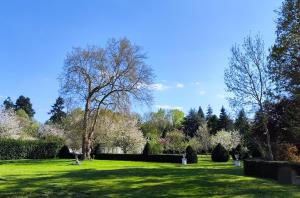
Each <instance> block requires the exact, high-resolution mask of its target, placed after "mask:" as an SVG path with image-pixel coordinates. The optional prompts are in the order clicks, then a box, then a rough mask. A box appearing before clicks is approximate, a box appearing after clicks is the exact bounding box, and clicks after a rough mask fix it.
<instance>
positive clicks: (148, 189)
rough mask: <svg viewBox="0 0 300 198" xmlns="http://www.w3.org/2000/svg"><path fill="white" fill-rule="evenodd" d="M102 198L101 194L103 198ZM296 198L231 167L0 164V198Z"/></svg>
mask: <svg viewBox="0 0 300 198" xmlns="http://www.w3.org/2000/svg"><path fill="white" fill-rule="evenodd" d="M103 195H105V196H103ZM188 196H189V197H300V187H299V186H292V185H279V184H278V183H276V182H273V181H271V180H264V179H256V178H251V177H244V176H243V171H242V168H237V167H233V166H232V163H231V162H229V163H213V162H211V161H210V159H209V158H208V157H203V156H201V157H200V158H199V163H198V164H196V165H187V166H182V165H179V164H167V163H148V162H125V161H106V160H103V161H101V160H94V161H84V162H83V163H82V164H81V165H80V166H76V165H71V160H15V161H0V197H139V198H140V197H141V198H144V197H188Z"/></svg>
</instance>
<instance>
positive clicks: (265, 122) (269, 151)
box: [261, 105, 274, 160]
mask: <svg viewBox="0 0 300 198" xmlns="http://www.w3.org/2000/svg"><path fill="white" fill-rule="evenodd" d="M261 112H262V121H263V127H264V131H265V133H266V136H267V138H266V139H267V156H266V157H267V159H268V160H273V159H274V157H273V152H272V147H271V137H270V132H269V129H268V117H267V116H266V114H265V112H264V110H263V107H262V105H261Z"/></svg>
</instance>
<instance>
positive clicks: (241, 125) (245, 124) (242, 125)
mask: <svg viewBox="0 0 300 198" xmlns="http://www.w3.org/2000/svg"><path fill="white" fill-rule="evenodd" d="M234 128H235V129H236V130H238V131H239V132H240V133H241V134H242V135H247V134H249V132H250V123H249V121H248V118H247V116H246V113H245V111H244V109H242V110H240V112H239V114H238V116H237V119H236V120H235V123H234Z"/></svg>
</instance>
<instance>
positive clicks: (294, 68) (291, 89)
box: [269, 0, 300, 96]
mask: <svg viewBox="0 0 300 198" xmlns="http://www.w3.org/2000/svg"><path fill="white" fill-rule="evenodd" d="M278 14H279V17H278V19H277V30H276V41H275V44H274V45H273V47H272V49H271V55H270V56H269V60H270V64H269V69H270V74H271V76H272V80H273V82H275V83H276V85H277V86H276V88H277V94H278V96H286V93H288V94H292V95H300V0H285V1H284V2H283V4H282V6H281V8H280V10H279V11H278ZM282 93H283V94H282Z"/></svg>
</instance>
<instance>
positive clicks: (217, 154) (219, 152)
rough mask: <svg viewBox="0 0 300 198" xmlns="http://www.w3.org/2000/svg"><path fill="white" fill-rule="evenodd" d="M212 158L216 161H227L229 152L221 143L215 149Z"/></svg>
mask: <svg viewBox="0 0 300 198" xmlns="http://www.w3.org/2000/svg"><path fill="white" fill-rule="evenodd" d="M211 159H212V161H214V162H227V161H228V160H229V153H228V151H227V150H226V148H224V147H223V146H222V145H221V144H220V143H219V144H218V145H217V146H216V147H215V148H214V149H213V151H212V153H211Z"/></svg>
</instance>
